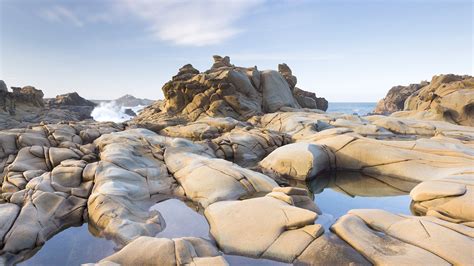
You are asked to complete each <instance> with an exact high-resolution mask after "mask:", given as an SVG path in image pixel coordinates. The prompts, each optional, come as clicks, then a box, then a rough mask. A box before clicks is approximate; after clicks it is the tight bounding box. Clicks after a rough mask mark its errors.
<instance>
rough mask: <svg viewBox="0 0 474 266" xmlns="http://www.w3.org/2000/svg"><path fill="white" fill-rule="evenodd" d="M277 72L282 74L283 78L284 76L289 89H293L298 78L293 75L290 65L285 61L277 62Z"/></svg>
mask: <svg viewBox="0 0 474 266" xmlns="http://www.w3.org/2000/svg"><path fill="white" fill-rule="evenodd" d="M278 72H279V73H280V74H281V75H282V76H283V78H285V80H286V82H287V83H288V86H289V87H290V89H291V90H293V89H294V88H295V86H296V83H297V82H298V79H297V78H296V77H295V76H293V73H292V71H291V69H290V67H289V66H288V65H287V64H285V63H283V64H278Z"/></svg>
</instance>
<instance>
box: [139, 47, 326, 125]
mask: <svg viewBox="0 0 474 266" xmlns="http://www.w3.org/2000/svg"><path fill="white" fill-rule="evenodd" d="M295 85H296V77H295V76H293V75H292V72H291V69H290V68H289V67H288V66H287V65H286V64H283V65H280V66H279V71H275V70H264V71H260V70H259V69H257V67H256V66H255V67H249V68H245V67H237V66H234V65H232V64H231V63H230V58H229V57H227V56H226V57H220V56H214V64H213V66H212V67H211V68H210V69H209V70H207V71H205V72H202V73H201V72H200V71H198V70H197V69H195V68H194V67H193V66H192V65H191V64H187V65H185V66H183V67H182V68H180V69H179V72H178V74H177V75H176V76H174V77H173V78H172V80H170V81H169V82H167V83H166V84H165V85H164V86H163V88H162V89H163V94H164V96H165V100H164V102H156V103H155V104H153V105H152V106H151V107H149V108H146V109H145V110H144V111H143V112H142V113H141V114H140V115H139V116H138V117H137V118H136V119H135V122H136V123H138V124H141V125H146V124H156V123H158V122H159V121H160V120H163V119H162V118H163V117H166V116H170V115H173V116H180V117H183V118H184V119H186V120H190V121H195V120H197V119H199V118H203V117H208V116H210V117H232V118H234V119H237V120H241V121H243V120H247V119H248V118H250V117H252V116H255V115H261V114H263V113H270V112H275V111H278V110H279V109H281V108H283V107H291V108H301V107H304V108H313V109H317V108H319V109H324V110H326V108H327V102H326V104H324V100H323V99H321V98H317V97H316V95H315V94H314V93H307V92H304V91H302V90H300V89H297V88H295ZM318 102H319V103H321V106H318Z"/></svg>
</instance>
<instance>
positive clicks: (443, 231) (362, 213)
mask: <svg viewBox="0 0 474 266" xmlns="http://www.w3.org/2000/svg"><path fill="white" fill-rule="evenodd" d="M331 230H333V231H334V232H335V233H336V234H337V235H338V236H339V237H341V238H342V239H343V240H345V241H346V242H347V243H349V244H350V245H351V246H353V247H354V248H355V249H356V250H357V251H359V252H360V253H362V254H363V255H364V256H365V257H366V258H368V259H369V260H370V261H371V262H372V263H374V264H377V265H379V264H384V265H392V264H393V265H400V264H430V265H469V264H471V263H472V260H473V258H474V257H473V253H472V247H473V245H474V240H473V236H474V235H473V233H474V232H473V230H472V228H470V227H467V226H464V225H458V224H452V223H448V222H445V221H443V220H440V219H437V218H433V217H417V216H406V215H396V214H392V213H389V212H386V211H383V210H369V209H357V210H351V211H349V213H348V214H347V215H345V216H343V217H341V218H340V219H339V220H338V221H337V222H336V223H335V224H334V225H332V227H331Z"/></svg>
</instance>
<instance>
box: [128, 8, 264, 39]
mask: <svg viewBox="0 0 474 266" xmlns="http://www.w3.org/2000/svg"><path fill="white" fill-rule="evenodd" d="M262 2H263V0H199V1H198V0H121V4H122V7H123V8H125V9H126V11H128V12H129V13H131V14H132V15H134V16H138V17H139V18H141V19H143V20H144V21H146V22H147V23H148V24H149V30H150V32H151V34H152V36H154V37H156V38H158V39H160V40H163V41H169V42H172V43H175V44H178V45H191V46H204V45H211V44H218V43H221V42H222V41H224V40H227V39H229V38H231V37H233V36H235V35H236V34H238V33H240V32H242V31H243V29H240V28H238V27H236V25H235V22H236V21H237V20H238V19H240V18H242V17H244V16H245V15H246V14H247V13H248V12H251V11H252V9H254V8H256V7H257V6H259V5H260V4H262Z"/></svg>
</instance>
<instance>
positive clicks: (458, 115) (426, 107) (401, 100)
mask: <svg viewBox="0 0 474 266" xmlns="http://www.w3.org/2000/svg"><path fill="white" fill-rule="evenodd" d="M402 106H403V109H402V108H401V107H402ZM402 110H403V111H402ZM396 111H400V112H396ZM392 112H395V113H393V114H392V116H394V117H406V118H415V119H425V120H442V121H447V122H450V123H454V124H458V125H465V126H474V78H473V77H472V76H467V75H465V76H459V75H453V74H448V75H439V76H434V77H433V79H432V80H431V82H430V83H427V82H422V83H420V84H412V85H410V86H408V87H403V86H397V87H394V88H392V89H391V90H390V91H389V92H388V94H387V96H386V97H385V98H384V99H383V100H381V101H380V102H379V103H378V104H377V108H376V109H375V113H381V114H389V113H392Z"/></svg>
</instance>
